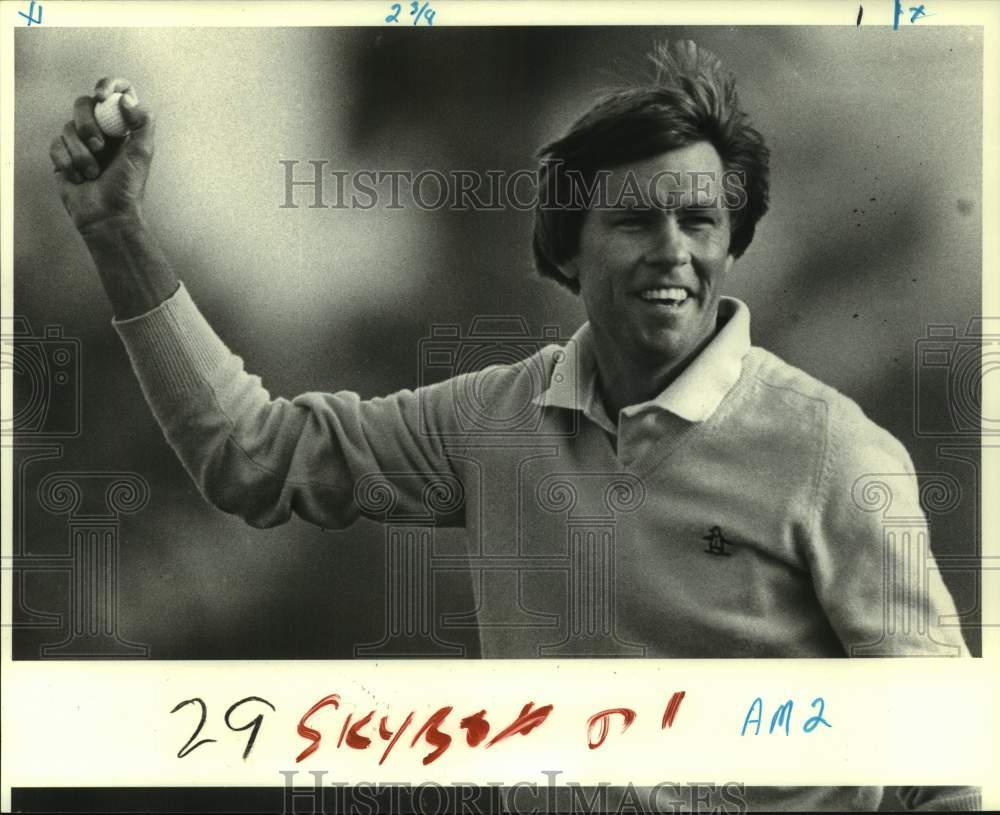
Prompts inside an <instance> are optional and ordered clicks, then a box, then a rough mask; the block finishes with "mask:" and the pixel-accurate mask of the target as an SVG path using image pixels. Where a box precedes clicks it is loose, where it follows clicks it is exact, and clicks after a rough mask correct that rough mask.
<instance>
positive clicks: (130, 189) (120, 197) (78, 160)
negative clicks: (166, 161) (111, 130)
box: [49, 78, 154, 233]
mask: <svg viewBox="0 0 1000 815" xmlns="http://www.w3.org/2000/svg"><path fill="white" fill-rule="evenodd" d="M115 92H120V93H122V94H124V96H122V97H121V99H120V100H119V105H120V106H121V112H122V117H123V118H124V119H125V123H126V124H127V125H128V128H129V130H130V131H131V132H130V133H129V134H128V135H127V136H126V137H125V138H124V139H115V138H112V137H110V136H106V135H104V133H102V132H101V129H100V127H98V125H97V121H96V120H95V119H94V105H95V104H96V103H97V102H102V101H104V100H105V99H107V98H108V97H109V96H110V95H111V94H112V93H115ZM153 129H154V122H153V115H152V113H150V112H149V111H148V110H147V109H146V108H145V107H144V106H143V105H141V104H139V100H138V97H137V96H136V93H135V89H134V88H133V87H132V84H131V83H130V82H129V81H128V80H127V79H107V78H105V79H102V80H101V81H100V82H98V83H97V86H96V87H95V88H94V96H81V97H80V98H78V99H77V100H76V102H75V103H74V105H73V121H71V122H67V123H66V126H65V127H64V128H63V130H62V133H61V134H60V135H58V136H56V138H54V139H53V140H52V145H51V147H50V148H49V157H50V158H51V159H52V163H53V164H54V165H55V168H56V172H57V173H58V176H57V177H58V178H59V193H60V196H61V197H62V202H63V204H64V205H65V207H66V211H67V212H69V214H70V217H71V218H72V219H73V223H74V225H75V226H76V228H77V229H78V230H80V232H81V233H84V232H87V231H90V230H93V229H95V228H99V227H100V226H101V225H102V224H113V223H115V222H116V221H120V220H121V219H122V218H123V217H124V218H126V219H127V218H135V219H141V205H142V197H143V191H144V190H145V188H146V179H147V178H148V176H149V167H150V164H151V163H152V160H153Z"/></svg>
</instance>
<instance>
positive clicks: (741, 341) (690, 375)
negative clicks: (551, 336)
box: [534, 297, 750, 433]
mask: <svg viewBox="0 0 1000 815" xmlns="http://www.w3.org/2000/svg"><path fill="white" fill-rule="evenodd" d="M719 322H720V323H721V327H720V328H719V330H718V331H717V332H716V334H715V336H714V337H713V338H712V341H711V342H709V344H708V345H706V346H705V348H704V350H702V352H701V353H700V354H699V355H698V356H697V357H695V359H694V360H693V361H692V362H691V364H690V365H688V366H687V368H685V369H684V371H683V372H682V373H681V375H680V376H678V377H677V379H675V380H674V381H673V382H671V383H670V384H669V385H668V386H667V387H666V388H664V390H663V391H662V392H661V393H660V394H659V395H658V396H656V397H655V398H653V399H650V400H649V401H647V402H642V403H640V404H637V405H629V406H628V407H625V408H623V409H622V414H623V415H625V416H634V415H635V414H637V413H639V412H641V411H643V410H646V409H649V408H655V409H659V410H666V411H669V412H670V413H673V414H675V415H677V416H680V417H681V418H682V419H685V420H687V421H689V422H703V421H705V420H706V419H708V418H709V417H710V416H711V415H712V414H713V413H714V412H715V410H716V408H718V407H719V404H720V403H721V402H722V400H723V399H724V398H725V397H726V394H728V393H729V391H730V390H732V388H733V386H734V385H735V384H736V381H737V380H738V379H739V377H740V371H741V370H742V368H743V357H744V356H745V355H746V353H747V351H749V350H750V309H749V308H748V307H747V305H746V303H743V302H742V301H740V300H737V299H735V298H732V297H723V298H722V299H721V300H720V301H719ZM593 342H594V341H593V332H592V330H591V328H590V323H584V324H583V325H582V326H581V327H580V328H579V330H578V331H577V332H576V333H575V334H574V335H573V337H572V338H571V339H570V340H569V342H567V343H566V345H565V346H564V347H563V350H562V352H561V356H560V357H558V358H557V360H556V363H555V365H554V366H553V368H552V374H551V376H550V378H549V385H548V387H547V388H546V389H545V390H544V391H542V392H541V393H540V394H539V395H538V396H537V397H535V400H534V401H535V402H536V403H537V404H541V405H545V406H550V407H560V408H566V409H567V410H580V411H582V412H583V414H584V415H585V416H587V418H589V419H591V420H592V421H594V422H596V423H597V424H598V425H600V426H601V427H603V428H604V429H605V430H607V431H609V432H610V433H617V427H616V426H615V423H614V422H613V421H611V419H610V418H609V417H608V415H607V413H606V412H605V410H604V405H603V403H602V401H601V399H600V397H599V395H598V393H597V360H596V357H595V356H594V348H593Z"/></svg>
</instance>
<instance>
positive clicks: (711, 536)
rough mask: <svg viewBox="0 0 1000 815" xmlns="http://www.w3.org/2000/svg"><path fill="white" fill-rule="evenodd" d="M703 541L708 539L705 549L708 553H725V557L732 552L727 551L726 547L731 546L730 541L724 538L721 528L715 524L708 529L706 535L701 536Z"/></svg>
mask: <svg viewBox="0 0 1000 815" xmlns="http://www.w3.org/2000/svg"><path fill="white" fill-rule="evenodd" d="M701 539H702V540H703V541H708V548H707V549H706V550H705V552H707V553H708V554H710V555H726V556H727V557H728V556H729V555H731V554H732V552H727V551H726V547H727V546H732V545H733V543H732V541H728V540H726V538H725V536H724V535H723V534H722V530H721V529H719V527H717V526H713V527H712V528H711V529H709V530H708V534H707V535H703V536H702V538H701Z"/></svg>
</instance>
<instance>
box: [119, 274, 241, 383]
mask: <svg viewBox="0 0 1000 815" xmlns="http://www.w3.org/2000/svg"><path fill="white" fill-rule="evenodd" d="M111 324H112V325H113V326H114V327H115V330H116V331H117V332H118V336H119V337H121V339H122V342H123V343H124V344H125V350H126V351H127V352H128V355H129V359H130V360H131V361H132V367H133V369H134V370H135V373H136V376H137V377H138V378H139V383H140V385H141V386H142V389H143V392H144V393H145V394H146V395H147V397H148V396H150V395H152V394H157V395H159V396H161V397H164V398H167V399H177V398H180V397H183V396H184V395H185V394H187V393H190V391H191V390H193V389H194V388H197V387H198V386H199V385H201V383H203V382H204V381H205V380H206V379H208V378H209V377H210V375H211V373H212V372H213V371H216V370H218V368H219V367H220V366H221V365H222V364H223V363H224V362H225V360H227V359H229V358H230V357H231V352H230V351H229V349H228V348H227V347H226V346H225V344H224V343H223V342H222V340H220V339H219V337H218V336H217V335H216V333H215V331H213V330H212V327H211V326H210V325H209V324H208V322H207V321H206V320H205V318H204V317H203V316H202V314H201V312H200V311H199V310H198V307H197V306H196V305H195V304H194V301H193V300H192V299H191V295H190V294H188V291H187V289H186V288H185V286H184V284H183V283H181V284H180V286H179V287H178V289H177V291H176V292H174V294H173V295H172V296H171V297H169V298H167V299H166V300H164V301H163V302H162V303H160V305H158V306H157V307H156V308H154V309H153V310H152V311H147V312H146V313H145V314H141V315H139V316H138V317H131V318H129V319H127V320H112V321H111Z"/></svg>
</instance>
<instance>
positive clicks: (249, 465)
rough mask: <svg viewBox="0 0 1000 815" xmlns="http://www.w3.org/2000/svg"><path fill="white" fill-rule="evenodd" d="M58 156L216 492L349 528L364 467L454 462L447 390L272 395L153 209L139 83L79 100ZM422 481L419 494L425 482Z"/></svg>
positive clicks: (113, 85) (188, 447)
mask: <svg viewBox="0 0 1000 815" xmlns="http://www.w3.org/2000/svg"><path fill="white" fill-rule="evenodd" d="M116 92H118V93H123V94H124V95H123V96H122V97H121V103H120V109H121V114H122V117H123V119H124V121H125V124H126V125H127V126H128V128H129V130H130V134H129V135H128V136H126V137H125V138H124V139H112V138H109V137H107V136H105V135H104V134H103V133H102V132H101V130H100V128H99V127H98V125H97V122H96V121H95V119H94V104H95V102H96V101H101V100H104V99H106V98H108V97H109V96H110V95H111V94H112V93H116ZM50 156H51V158H52V162H53V164H54V165H55V168H56V171H57V172H58V174H59V178H60V193H61V196H62V200H63V203H64V204H65V206H66V210H67V211H68V212H69V214H70V217H71V218H72V219H73V223H74V225H75V226H76V228H77V229H78V230H79V232H80V234H81V235H82V236H83V238H84V241H85V242H86V244H87V248H88V249H89V251H90V254H91V256H92V257H93V259H94V262H95V264H96V266H97V269H98V272H99V274H100V277H101V281H102V282H103V284H104V288H105V291H106V292H107V295H108V298H109V300H110V301H111V306H112V309H113V311H114V315H115V328H116V329H117V331H118V333H119V334H120V336H121V337H122V340H123V341H124V343H125V347H126V349H127V350H128V353H129V357H130V358H131V360H132V365H133V367H134V368H135V371H136V375H137V376H138V378H139V382H140V385H141V386H142V390H143V393H144V394H145V396H146V399H147V401H148V402H149V404H150V407H151V408H152V410H153V413H154V415H155V417H156V419H157V421H158V422H159V424H160V426H161V427H162V429H163V432H164V434H165V435H166V437H167V440H168V441H169V442H170V444H171V446H172V447H173V448H174V450H175V451H176V452H177V455H178V456H179V457H180V459H181V461H182V463H183V464H184V466H185V467H186V468H187V470H188V472H189V473H190V474H191V476H192V478H193V479H194V481H195V482H196V484H197V485H198V487H199V489H200V490H201V492H202V494H203V495H204V496H205V497H206V498H207V499H208V500H209V501H211V502H212V503H213V504H215V505H216V506H217V507H219V508H220V509H222V510H224V511H226V512H230V513H233V514H235V515H238V516H240V517H241V518H243V519H244V520H246V521H247V522H248V523H250V524H252V525H254V526H274V525H276V524H279V523H283V522H284V521H286V520H288V518H289V517H290V515H291V513H292V512H295V513H296V514H298V515H300V516H301V517H303V518H304V519H305V520H307V521H310V522H312V523H315V524H318V525H320V526H324V527H335V528H340V527H344V526H347V525H349V524H350V523H352V522H353V521H354V520H356V519H357V517H358V516H359V515H360V514H361V509H360V507H359V506H358V503H357V501H356V500H355V485H356V484H357V483H358V481H359V480H360V479H362V478H363V477H364V476H366V475H372V474H378V473H386V474H391V473H400V472H409V473H416V474H423V475H425V476H426V480H427V481H432V480H434V478H435V477H436V476H438V475H443V474H445V472H448V471H450V464H449V462H448V460H447V457H446V456H445V455H444V452H443V450H442V447H441V445H440V443H439V442H438V441H437V438H436V434H435V433H434V426H435V421H436V417H438V416H441V417H444V416H445V414H446V413H447V412H448V411H447V407H446V403H447V393H448V390H449V389H448V388H445V387H434V388H425V389H422V390H420V391H417V392H412V391H400V392H399V393H396V394H393V395H392V396H389V397H386V398H384V399H372V400H367V401H362V400H361V399H360V398H359V397H358V396H357V394H354V393H350V392H346V391H345V392H340V393H335V394H319V393H307V394H303V395H301V396H299V397H296V398H295V399H293V400H287V399H281V398H278V399H271V397H270V394H269V393H268V392H267V391H266V390H265V389H264V388H263V387H262V385H261V382H260V379H259V378H258V377H256V376H251V375H249V374H247V373H246V372H245V371H244V369H243V362H242V360H241V359H240V358H239V357H237V356H236V355H235V354H233V353H232V352H230V351H229V349H228V348H227V347H226V346H225V344H224V343H223V342H222V341H221V340H220V339H219V337H218V336H217V335H216V334H215V332H214V331H213V330H212V329H211V327H210V326H209V325H208V323H207V322H206V320H205V319H204V317H203V316H202V315H201V313H200V312H199V311H198V309H197V307H196V306H195V305H194V302H193V301H192V300H191V297H190V296H189V294H188V292H187V290H186V289H185V287H184V286H183V284H181V283H180V282H179V281H178V279H177V277H176V275H175V274H174V272H173V271H172V270H171V268H170V265H169V263H168V262H167V260H166V257H165V255H164V254H163V252H162V251H161V250H160V248H159V246H158V245H157V243H156V241H155V240H154V238H153V236H152V234H151V231H150V229H149V227H148V226H147V224H146V221H145V219H144V217H143V212H142V200H143V192H144V189H145V186H146V179H147V177H148V174H149V168H150V164H151V162H152V157H153V116H152V114H151V112H150V111H149V110H147V109H146V108H145V107H144V106H143V105H142V104H140V103H139V102H138V99H137V97H136V94H135V90H134V89H133V88H132V87H131V85H130V83H129V82H128V81H127V80H123V79H102V80H101V81H100V82H98V83H97V87H96V90H95V95H94V97H89V96H82V97H80V98H79V99H77V100H76V103H75V105H74V114H73V120H72V121H70V122H67V124H66V125H65V127H64V128H63V131H62V133H61V134H60V135H59V136H58V137H57V138H56V139H54V140H53V142H52V145H51V148H50ZM442 409H443V410H444V412H443V413H441V412H440V410H442ZM442 420H443V421H447V418H443V419H442ZM411 483H415V484H416V486H415V490H416V492H415V494H414V495H413V496H412V497H413V499H414V500H419V494H420V485H419V479H416V480H412V479H411ZM409 497H410V496H407V495H403V496H402V500H404V501H405V500H407V499H408V498H409Z"/></svg>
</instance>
